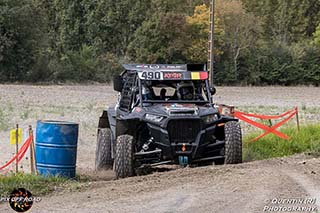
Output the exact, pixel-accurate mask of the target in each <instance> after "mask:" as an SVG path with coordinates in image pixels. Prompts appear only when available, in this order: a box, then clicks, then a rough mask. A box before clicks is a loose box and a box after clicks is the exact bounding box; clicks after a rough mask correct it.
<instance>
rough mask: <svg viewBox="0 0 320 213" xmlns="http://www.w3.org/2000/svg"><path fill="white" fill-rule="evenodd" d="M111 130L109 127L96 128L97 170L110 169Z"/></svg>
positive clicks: (111, 160) (111, 163) (111, 162)
mask: <svg viewBox="0 0 320 213" xmlns="http://www.w3.org/2000/svg"><path fill="white" fill-rule="evenodd" d="M111 146H112V132H111V130H110V129H109V128H100V129H98V136H97V147H96V159H95V168H96V170H97V171H100V170H107V169H112V167H113V159H112V151H111V150H112V149H111Z"/></svg>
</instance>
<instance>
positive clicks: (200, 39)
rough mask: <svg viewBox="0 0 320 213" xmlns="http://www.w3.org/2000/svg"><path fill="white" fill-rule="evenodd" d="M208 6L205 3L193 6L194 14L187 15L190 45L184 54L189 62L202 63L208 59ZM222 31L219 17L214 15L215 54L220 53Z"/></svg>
mask: <svg viewBox="0 0 320 213" xmlns="http://www.w3.org/2000/svg"><path fill="white" fill-rule="evenodd" d="M209 21H210V8H209V7H208V6H207V5H205V4H202V5H199V6H196V7H195V10H194V14H193V15H192V16H188V17H187V23H188V25H189V31H190V33H189V35H190V36H191V38H190V40H191V46H190V47H189V48H187V50H186V55H187V58H188V61H189V62H195V63H200V62H201V63H203V62H206V61H207V60H208V41H209V40H208V38H209V34H210V23H209ZM223 36H224V31H223V29H222V26H221V25H220V19H219V17H218V16H217V15H216V16H215V52H214V54H215V56H219V55H221V54H222V49H221V47H222V45H223Z"/></svg>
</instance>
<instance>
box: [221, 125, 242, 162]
mask: <svg viewBox="0 0 320 213" xmlns="http://www.w3.org/2000/svg"><path fill="white" fill-rule="evenodd" d="M224 132H225V160H224V163H225V164H237V163H242V134H241V127H240V124H239V122H236V121H230V122H227V123H226V124H225V126H224Z"/></svg>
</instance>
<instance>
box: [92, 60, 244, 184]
mask: <svg viewBox="0 0 320 213" xmlns="http://www.w3.org/2000/svg"><path fill="white" fill-rule="evenodd" d="M124 68H125V71H124V72H123V73H122V74H121V75H120V76H117V77H115V78H114V90H115V91H117V92H119V95H118V102H117V103H116V104H115V106H112V107H109V108H108V109H107V110H105V111H104V112H103V114H102V116H101V117H100V120H99V126H98V139H97V147H96V169H97V170H100V169H112V168H113V169H114V170H115V172H116V176H117V178H125V177H129V176H133V175H135V174H136V171H137V169H138V168H141V167H143V166H146V165H148V166H156V165H161V164H180V165H182V166H186V165H189V164H192V165H204V164H212V163H215V164H234V163H241V161H242V137H241V129H240V125H239V123H238V120H237V119H234V118H232V117H228V116H225V115H222V114H220V113H219V110H218V109H217V108H216V107H215V105H214V103H213V99H212V95H214V93H215V89H214V88H212V87H210V85H209V81H208V72H207V70H206V66H205V65H198V64H194V65H157V64H156V65H136V64H135V65H124Z"/></svg>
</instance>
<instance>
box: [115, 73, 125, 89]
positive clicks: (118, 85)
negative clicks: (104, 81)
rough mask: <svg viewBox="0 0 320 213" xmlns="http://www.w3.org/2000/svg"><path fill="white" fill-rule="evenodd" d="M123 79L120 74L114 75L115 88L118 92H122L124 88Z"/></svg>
mask: <svg viewBox="0 0 320 213" xmlns="http://www.w3.org/2000/svg"><path fill="white" fill-rule="evenodd" d="M122 81H123V79H122V77H121V76H120V75H117V76H114V77H113V89H114V90H115V91H117V92H122V89H123V82H122Z"/></svg>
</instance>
